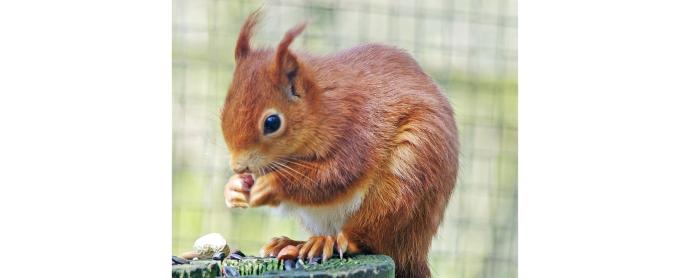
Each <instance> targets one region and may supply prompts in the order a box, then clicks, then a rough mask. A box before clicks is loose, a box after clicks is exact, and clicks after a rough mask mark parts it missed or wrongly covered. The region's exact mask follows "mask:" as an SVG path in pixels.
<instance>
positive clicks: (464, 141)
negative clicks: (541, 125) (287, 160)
mask: <svg viewBox="0 0 690 278" xmlns="http://www.w3.org/2000/svg"><path fill="white" fill-rule="evenodd" d="M262 6H263V11H264V13H265V17H264V20H263V22H262V24H261V25H260V26H259V28H257V30H256V31H257V32H256V35H255V37H254V40H253V46H271V47H274V46H275V45H276V44H277V43H278V42H279V41H280V39H281V38H282V36H283V34H284V32H285V31H286V30H288V29H289V28H290V27H292V26H294V25H295V24H297V23H299V22H301V21H303V20H306V19H309V20H310V21H311V24H310V25H309V26H308V27H307V29H306V31H305V32H304V33H303V34H302V35H301V36H300V37H299V38H298V39H297V40H296V41H295V42H294V43H293V44H292V48H294V49H303V50H309V51H310V52H312V53H315V54H326V53H329V52H333V51H337V50H342V49H346V48H349V47H352V46H355V45H358V44H361V43H365V42H382V43H387V44H391V45H395V46H398V47H401V48H404V49H406V50H407V51H409V52H410V53H411V54H412V55H413V56H414V57H415V58H416V59H417V61H418V62H419V63H420V64H421V66H422V68H423V69H424V70H425V71H426V72H427V73H428V74H430V75H431V76H432V77H433V78H434V79H435V80H436V81H437V82H438V83H439V84H440V85H441V87H443V88H444V89H445V92H446V93H447V94H448V96H449V99H450V101H451V104H452V105H453V107H454V109H455V113H456V114H455V117H456V121H457V124H458V128H459V132H460V138H461V167H462V168H461V174H460V177H459V179H458V184H457V186H456V189H455V192H454V193H453V196H452V199H451V201H450V203H449V205H448V208H447V210H446V215H445V219H444V223H443V224H442V226H441V228H440V230H439V232H438V234H437V237H436V238H435V240H434V242H433V245H432V250H431V253H430V262H431V268H432V273H433V275H434V276H435V277H458V276H462V277H516V276H517V0H461V1H450V0H433V1H422V0H417V1H393V0H376V1H363V0H360V1H338V0H312V1H308V0H267V1H242V0H205V1H201V0H173V23H172V24H173V25H172V28H173V41H172V49H173V57H172V59H173V67H172V68H173V73H172V74H173V92H172V93H173V131H172V136H173V150H172V151H173V165H172V167H173V206H172V207H173V227H172V228H173V242H172V246H173V253H174V254H179V253H181V252H183V251H187V250H190V249H191V247H192V244H193V242H194V240H195V239H196V238H198V237H199V236H201V235H203V234H206V233H210V232H218V233H221V234H222V235H223V236H225V238H226V239H228V241H229V242H230V244H231V245H232V246H236V247H238V248H239V249H241V250H243V251H245V253H254V254H256V253H257V252H258V250H259V248H260V246H261V245H262V244H263V243H265V242H266V241H267V240H268V239H270V238H271V237H274V236H277V235H285V236H288V237H291V238H295V239H306V238H307V237H308V234H307V233H306V231H304V230H303V229H302V228H301V227H300V226H299V224H298V223H297V221H296V220H294V219H290V218H284V217H281V216H279V215H276V214H274V213H273V212H272V211H271V210H270V209H267V208H259V209H250V210H230V209H228V208H226V207H225V204H224V201H223V186H224V184H225V182H226V181H227V179H228V178H229V177H230V176H231V175H232V172H231V171H230V169H229V166H228V154H227V150H226V148H225V143H224V142H223V138H222V135H221V131H220V121H219V112H220V107H221V106H222V104H223V100H224V98H225V94H226V92H227V88H228V86H229V84H230V81H231V76H232V72H233V68H234V63H235V61H234V46H235V45H234V44H235V40H236V39H237V34H238V31H239V29H240V26H241V24H242V23H243V21H244V19H245V18H246V16H247V15H248V14H249V13H250V12H252V11H253V10H255V9H257V8H258V7H262Z"/></svg>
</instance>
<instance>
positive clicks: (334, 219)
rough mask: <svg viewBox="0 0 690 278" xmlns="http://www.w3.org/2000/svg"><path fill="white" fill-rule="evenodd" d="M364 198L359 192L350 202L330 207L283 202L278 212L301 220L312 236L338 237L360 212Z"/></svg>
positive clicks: (346, 201)
mask: <svg viewBox="0 0 690 278" xmlns="http://www.w3.org/2000/svg"><path fill="white" fill-rule="evenodd" d="M363 198H364V193H363V192H357V193H355V194H354V195H353V196H352V198H350V199H349V200H345V201H343V202H340V203H337V204H333V205H328V206H309V207H305V206H299V205H297V204H294V203H288V202H283V203H281V204H280V206H278V210H279V211H280V212H281V213H284V214H288V215H294V216H295V217H297V218H299V219H300V221H302V224H304V226H305V228H306V229H307V230H308V231H309V232H310V233H311V234H312V235H337V234H338V232H340V230H341V229H342V227H343V225H344V224H345V222H346V221H347V220H348V219H349V218H350V216H351V215H352V214H353V213H354V212H356V211H357V210H359V207H360V205H361V204H362V199H363Z"/></svg>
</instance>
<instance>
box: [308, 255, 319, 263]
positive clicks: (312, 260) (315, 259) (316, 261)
mask: <svg viewBox="0 0 690 278" xmlns="http://www.w3.org/2000/svg"><path fill="white" fill-rule="evenodd" d="M321 259H322V258H321V256H316V257H313V258H311V259H309V264H320V263H321Z"/></svg>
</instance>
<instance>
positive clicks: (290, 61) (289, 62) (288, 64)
mask: <svg viewBox="0 0 690 278" xmlns="http://www.w3.org/2000/svg"><path fill="white" fill-rule="evenodd" d="M306 27H307V22H304V23H302V24H300V25H297V26H295V27H292V29H290V30H289V31H287V32H286V33H285V36H284V37H283V40H282V41H280V44H278V48H276V61H275V69H276V71H275V74H277V76H276V78H277V80H282V76H283V75H285V76H287V75H289V74H294V73H295V72H296V71H297V68H298V62H297V58H296V57H295V56H294V55H293V54H292V53H290V51H289V50H288V47H289V46H290V44H291V43H292V41H293V40H294V39H295V38H296V37H297V36H298V35H299V34H301V33H302V31H304V28H306Z"/></svg>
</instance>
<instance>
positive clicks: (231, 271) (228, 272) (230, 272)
mask: <svg viewBox="0 0 690 278" xmlns="http://www.w3.org/2000/svg"><path fill="white" fill-rule="evenodd" d="M223 272H225V277H239V276H240V272H239V271H237V269H235V268H234V267H232V266H229V265H226V266H225V267H224V268H223Z"/></svg>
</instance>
